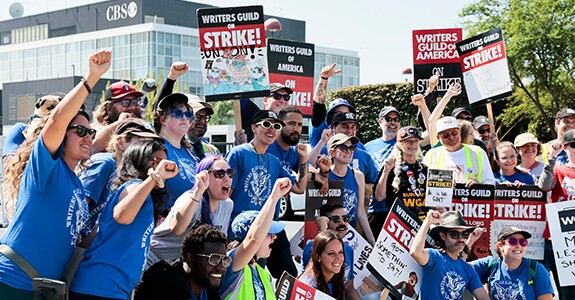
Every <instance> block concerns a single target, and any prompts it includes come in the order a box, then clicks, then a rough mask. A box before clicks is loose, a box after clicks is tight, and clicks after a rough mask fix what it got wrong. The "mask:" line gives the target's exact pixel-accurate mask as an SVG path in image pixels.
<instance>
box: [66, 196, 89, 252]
mask: <svg viewBox="0 0 575 300" xmlns="http://www.w3.org/2000/svg"><path fill="white" fill-rule="evenodd" d="M86 222H88V203H87V202H86V200H85V197H84V193H83V192H82V189H75V190H74V191H73V192H72V199H70V205H69V206H68V215H67V217H66V228H70V236H71V240H70V244H71V245H72V246H76V244H77V243H78V236H79V235H80V231H81V230H82V229H84V226H85V224H86Z"/></svg>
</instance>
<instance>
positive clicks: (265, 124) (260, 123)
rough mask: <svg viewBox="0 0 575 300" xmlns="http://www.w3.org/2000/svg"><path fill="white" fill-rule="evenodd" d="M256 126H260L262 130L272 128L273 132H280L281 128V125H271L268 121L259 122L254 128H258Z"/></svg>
mask: <svg viewBox="0 0 575 300" xmlns="http://www.w3.org/2000/svg"><path fill="white" fill-rule="evenodd" d="M258 125H260V126H261V127H263V128H264V129H270V127H272V128H273V129H274V130H275V131H280V130H282V128H283V126H282V124H280V123H272V122H270V121H261V122H258V123H256V126H258Z"/></svg>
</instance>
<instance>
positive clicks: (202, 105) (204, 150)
mask: <svg viewBox="0 0 575 300" xmlns="http://www.w3.org/2000/svg"><path fill="white" fill-rule="evenodd" d="M187 96H188V99H189V100H188V104H189V105H190V106H191V107H192V110H193V111H194V119H193V120H192V122H191V124H190V128H189V129H188V134H187V137H188V139H189V140H190V143H191V144H192V153H193V154H194V155H195V156H196V157H197V158H198V161H200V160H202V159H204V157H206V154H211V155H213V154H220V151H219V150H218V148H216V147H215V146H214V145H212V144H210V143H209V142H208V141H207V140H206V139H205V138H204V135H205V134H206V131H208V123H209V122H210V118H211V116H212V115H213V114H214V109H213V108H212V105H211V104H209V103H208V102H202V101H200V99H199V98H198V96H195V95H192V96H190V95H187ZM193 96H195V97H193Z"/></svg>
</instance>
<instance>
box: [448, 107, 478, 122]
mask: <svg viewBox="0 0 575 300" xmlns="http://www.w3.org/2000/svg"><path fill="white" fill-rule="evenodd" d="M451 116H453V117H455V118H456V119H457V120H465V121H469V122H471V121H472V120H473V114H472V113H471V111H470V110H469V109H467V107H465V106H460V107H456V108H455V109H454V110H453V111H452V112H451Z"/></svg>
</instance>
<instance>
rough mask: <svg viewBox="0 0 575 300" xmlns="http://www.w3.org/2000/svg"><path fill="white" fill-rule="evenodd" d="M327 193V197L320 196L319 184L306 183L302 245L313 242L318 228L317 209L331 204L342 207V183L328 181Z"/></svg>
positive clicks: (339, 181) (313, 182)
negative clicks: (337, 204)
mask: <svg viewBox="0 0 575 300" xmlns="http://www.w3.org/2000/svg"><path fill="white" fill-rule="evenodd" d="M328 185H329V191H328V193H327V195H321V194H320V189H321V184H319V183H317V182H315V181H312V180H310V181H308V182H307V191H306V195H305V216H304V243H303V244H304V245H305V244H307V242H308V241H309V240H313V239H314V238H315V236H316V235H317V234H318V232H319V227H318V226H317V224H316V223H315V219H316V218H317V217H319V208H320V207H321V206H322V205H324V204H326V203H331V202H336V203H339V204H341V205H343V181H341V180H335V181H332V180H330V181H329V182H328Z"/></svg>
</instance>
